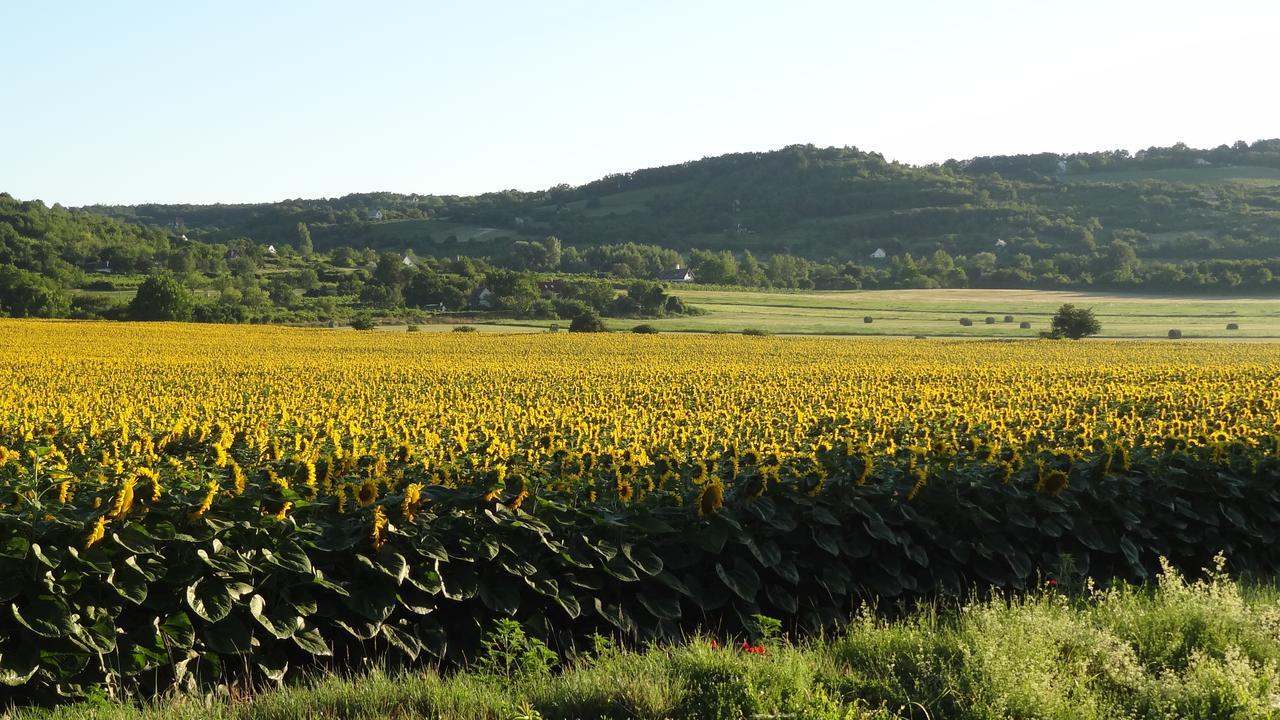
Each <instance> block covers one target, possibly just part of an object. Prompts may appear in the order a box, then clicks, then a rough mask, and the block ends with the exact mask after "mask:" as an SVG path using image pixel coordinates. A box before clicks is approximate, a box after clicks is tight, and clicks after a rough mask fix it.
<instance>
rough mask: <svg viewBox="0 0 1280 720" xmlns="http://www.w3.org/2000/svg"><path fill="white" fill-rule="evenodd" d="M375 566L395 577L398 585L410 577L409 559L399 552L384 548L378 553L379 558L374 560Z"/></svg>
mask: <svg viewBox="0 0 1280 720" xmlns="http://www.w3.org/2000/svg"><path fill="white" fill-rule="evenodd" d="M374 567H375V568H377V570H378V572H380V573H382V574H384V575H386V576H388V577H392V578H395V581H396V585H399V584H401V583H403V582H404V581H405V579H406V578H408V577H409V561H408V560H405V558H404V556H403V555H401V554H400V553H398V552H392V551H390V550H383V551H382V552H380V553H378V557H377V559H376V560H375V561H374Z"/></svg>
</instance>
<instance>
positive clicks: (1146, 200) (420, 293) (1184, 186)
mask: <svg viewBox="0 0 1280 720" xmlns="http://www.w3.org/2000/svg"><path fill="white" fill-rule="evenodd" d="M277 251H278V252H279V255H277ZM413 258H416V259H417V260H414V259H413ZM401 262H403V263H404V264H405V265H404V266H403V267H401V266H397V267H401V270H397V271H396V272H391V271H390V270H388V268H391V267H392V266H393V265H396V264H397V263H401ZM677 265H687V266H688V267H689V268H691V269H692V271H693V277H694V279H695V281H696V282H700V283H709V284H716V285H743V286H751V287H779V288H806V289H809V288H816V289H858V288H867V289H871V288H932V287H952V288H962V287H982V288H1058V289H1061V288H1072V289H1107V290H1147V291H1163V292H1213V293H1236V294H1241V293H1276V292H1280V140H1260V141H1257V142H1254V143H1252V144H1248V143H1243V142H1240V143H1236V144H1235V145H1231V146H1226V145H1223V146H1220V147H1218V148H1214V149H1209V150H1196V149H1192V148H1188V147H1186V146H1183V145H1177V146H1174V147H1170V148H1150V149H1148V150H1144V151H1141V152H1138V153H1134V154H1129V153H1127V152H1124V151H1117V152H1100V153H1084V154H1074V155H1055V154H1049V153H1045V154H1039V155H1020V156H1001V157H981V158H973V159H970V160H965V161H955V160H952V161H947V162H945V163H942V164H939V165H930V166H912V165H906V164H902V163H896V162H890V161H888V160H886V159H885V158H884V157H883V156H881V155H879V154H876V153H871V152H864V151H861V150H858V149H857V148H817V147H813V146H808V145H805V146H791V147H787V148H783V149H781V150H776V151H772V152H755V153H736V154H730V155H722V156H719V157H712V158H704V159H702V160H696V161H691V162H686V163H681V164H679V165H672V166H667V167H659V168H650V169H644V170H637V171H635V172H631V173H624V174H617V175H610V176H607V177H604V178H601V179H600V180H597V181H595V182H591V183H587V184H585V185H582V186H578V187H571V186H568V185H560V186H556V187H553V188H549V189H547V190H543V191H537V192H518V191H504V192H496V193H487V194H484V195H475V196H465V197H464V196H437V195H402V194H395V193H364V194H355V195H347V196H345V197H341V198H335V199H313V200H302V199H299V200H286V201H283V202H278V203H260V204H242V205H137V206H128V207H116V206H112V207H107V206H93V207H87V208H80V209H67V208H63V207H61V206H58V205H54V206H52V207H49V206H46V205H45V204H43V203H41V202H38V201H20V200H16V199H14V198H12V197H10V196H8V195H4V194H0V269H2V270H4V274H3V276H0V312H3V313H4V314H62V313H64V312H66V308H68V307H70V308H71V312H72V313H73V314H80V315H83V316H95V315H107V316H110V312H109V311H111V307H114V306H113V305H112V303H115V304H116V305H115V306H118V305H119V302H120V301H124V300H128V299H130V298H131V297H132V291H133V288H136V287H137V286H138V285H139V284H140V283H141V282H142V280H143V279H144V278H143V277H142V276H144V275H155V274H158V273H166V272H167V273H171V274H174V275H175V276H177V277H178V278H179V279H180V280H181V283H180V284H183V285H185V286H186V287H188V288H189V289H191V290H193V291H196V292H197V293H200V294H202V297H204V298H217V302H219V303H222V305H221V306H219V308H218V309H217V310H216V312H215V311H210V313H206V315H205V316H206V317H211V318H217V319H227V318H231V319H237V318H242V317H248V318H251V319H263V320H279V319H298V320H303V321H307V320H323V319H325V318H326V317H327V318H329V319H333V318H334V317H335V310H334V308H335V307H336V308H338V311H337V317H338V319H342V318H343V317H345V316H344V315H343V312H342V311H341V309H342V308H348V309H351V310H352V311H353V312H354V311H356V310H358V309H360V308H362V307H363V308H366V309H370V310H373V311H378V312H380V311H385V310H393V309H396V308H403V307H407V308H410V309H412V308H413V307H422V308H428V307H439V306H447V307H451V308H452V307H457V306H458V305H459V302H460V299H465V298H466V297H469V295H468V294H469V293H473V292H479V291H480V290H483V289H486V288H488V287H489V286H493V287H505V286H507V285H510V278H504V277H500V276H499V274H496V273H500V272H507V271H517V272H522V273H529V274H532V273H542V274H543V276H541V277H534V276H532V275H530V277H526V278H525V279H524V280H522V281H521V283H520V287H522V288H525V290H527V289H528V287H533V286H536V285H537V283H538V282H545V281H547V279H548V276H554V275H556V274H559V275H560V276H564V275H574V274H592V275H596V276H598V277H601V278H603V279H605V280H612V281H614V282H615V283H616V284H617V286H618V287H621V286H622V285H623V284H625V283H627V282H630V281H632V280H636V279H651V278H654V277H656V276H657V275H658V274H659V273H661V272H662V271H664V270H669V269H671V268H673V267H675V266H677ZM409 266H412V267H409ZM379 268H381V269H379ZM428 273H429V274H430V277H423V276H424V275H425V274H428ZM104 275H107V276H110V277H109V278H105V279H104V277H103V276H104ZM415 279H417V280H418V282H417V284H416V285H414V284H413V281H414V280H415ZM512 287H515V286H512ZM411 288H417V290H414V291H411ZM446 289H448V290H447V291H446ZM490 289H491V288H490ZM59 290H69V291H72V292H71V296H62V297H59V296H58V291H59ZM85 293H98V294H97V295H87V294H85ZM113 293H114V294H113ZM299 293H301V294H303V296H304V297H303V298H302V299H300V298H299V297H298V295H299ZM548 293H549V291H547V292H544V293H543V294H544V295H547V294H548ZM525 294H526V295H527V293H525ZM35 296H39V297H48V298H49V299H50V301H49V302H48V303H43V304H42V307H45V309H44V310H40V311H37V310H34V309H33V308H34V307H35V306H34V305H32V302H30V298H31V297H35ZM5 298H9V299H8V300H5ZM544 299H546V298H544ZM597 300H600V302H597V303H595V305H596V306H597V308H598V309H600V308H603V307H604V304H602V303H604V300H603V297H601V298H597ZM531 302H532V300H531V298H528V297H525V298H523V299H522V300H521V301H520V302H518V303H514V305H513V306H518V307H522V308H526V310H528V309H529V308H531V307H533V305H531V304H530V303H531ZM37 304H41V303H37ZM241 305H243V306H245V307H247V308H248V309H247V310H244V309H243V308H242V309H241V310H235V311H231V310H229V309H228V307H224V306H235V307H239V306H241ZM499 305H502V303H499ZM544 305H545V304H544ZM196 307H197V310H198V309H199V307H200V306H199V305H198V304H197V306H196ZM300 307H301V308H303V309H302V310H299V308H300ZM50 308H52V309H50ZM285 311H287V312H285ZM116 312H117V314H118V313H119V311H118V307H117V310H116ZM282 312H284V313H285V314H284V315H281V313H282ZM540 312H550V311H549V310H547V309H546V307H544V308H543V310H542V311H540ZM299 313H303V315H302V316H299V315H298V314H299Z"/></svg>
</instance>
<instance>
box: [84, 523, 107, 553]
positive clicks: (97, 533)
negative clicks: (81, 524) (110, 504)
mask: <svg viewBox="0 0 1280 720" xmlns="http://www.w3.org/2000/svg"><path fill="white" fill-rule="evenodd" d="M106 535H107V516H106V515H99V516H98V520H97V522H95V523H94V524H93V529H92V530H90V531H89V537H88V538H85V541H84V549H85V550H88V549H89V548H91V547H93V546H94V544H95V543H97V542H98V541H99V540H101V539H102V538H104V537H106Z"/></svg>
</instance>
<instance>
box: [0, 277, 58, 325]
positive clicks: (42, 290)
mask: <svg viewBox="0 0 1280 720" xmlns="http://www.w3.org/2000/svg"><path fill="white" fill-rule="evenodd" d="M70 311H71V299H70V298H69V297H68V296H67V294H66V293H65V292H63V291H62V290H61V289H59V288H58V287H57V286H56V285H54V284H53V282H51V281H50V280H49V279H47V278H44V277H41V276H39V275H37V274H35V273H33V272H27V271H26V270H19V269H18V268H16V267H13V266H10V265H0V315H7V316H9V317H63V316H65V315H66V314H67V313H69V312H70Z"/></svg>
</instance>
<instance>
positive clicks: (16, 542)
mask: <svg viewBox="0 0 1280 720" xmlns="http://www.w3.org/2000/svg"><path fill="white" fill-rule="evenodd" d="M30 550H31V543H30V542H29V541H28V540H27V539H26V538H24V537H22V536H20V535H15V536H13V537H11V538H9V539H8V540H5V541H4V543H3V544H0V557H7V558H13V559H14V560H22V559H23V558H25V557H26V556H27V552H28V551H30ZM24 682H25V681H24Z"/></svg>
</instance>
